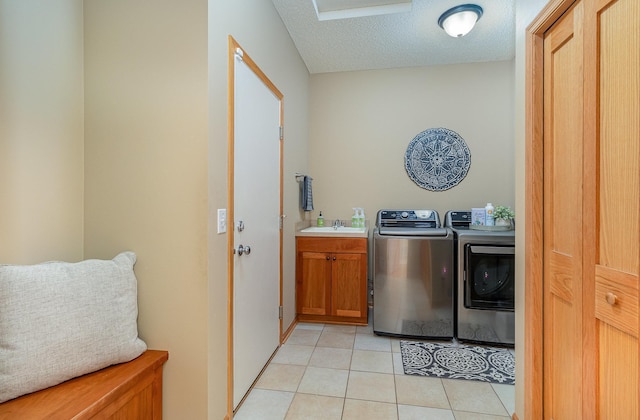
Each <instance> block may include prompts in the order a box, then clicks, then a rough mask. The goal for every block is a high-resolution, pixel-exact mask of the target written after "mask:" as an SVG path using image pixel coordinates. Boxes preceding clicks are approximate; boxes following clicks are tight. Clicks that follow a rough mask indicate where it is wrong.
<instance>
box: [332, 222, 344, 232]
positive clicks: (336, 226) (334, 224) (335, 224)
mask: <svg viewBox="0 0 640 420" xmlns="http://www.w3.org/2000/svg"><path fill="white" fill-rule="evenodd" d="M341 226H343V224H342V220H340V219H336V220H334V221H333V228H334V229H335V230H337V229H338V228H339V227H341Z"/></svg>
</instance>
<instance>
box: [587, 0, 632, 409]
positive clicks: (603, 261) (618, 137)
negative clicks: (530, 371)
mask: <svg viewBox="0 0 640 420" xmlns="http://www.w3.org/2000/svg"><path fill="white" fill-rule="evenodd" d="M597 3H598V4H597V10H595V11H594V15H595V16H594V19H593V22H594V26H595V27H594V28H591V30H593V31H594V33H596V34H597V49H596V51H599V56H598V57H597V64H596V66H597V67H598V73H597V85H598V89H597V93H598V95H597V98H598V100H597V104H598V105H599V111H598V116H597V120H598V121H599V127H597V134H598V141H597V156H596V159H597V163H598V173H597V178H596V182H597V189H596V190H597V199H596V203H595V205H596V220H597V224H596V234H595V239H596V241H597V245H596V247H595V249H596V255H595V259H596V261H595V316H596V330H597V340H598V356H597V364H598V370H597V372H598V381H597V384H594V386H597V393H598V398H597V399H598V417H599V418H601V419H637V418H639V414H640V413H639V410H638V405H639V399H640V396H639V389H638V381H639V380H640V373H639V372H640V370H639V367H638V359H639V358H640V353H639V349H638V303H639V300H638V299H639V298H638V296H639V294H638V275H639V273H640V268H639V265H640V254H639V253H640V251H639V249H640V169H639V165H640V134H639V133H640V64H639V63H640V2H639V1H638V0H616V1H610V0H609V1H603V0H599V1H598V2H597ZM594 49H595V48H594Z"/></svg>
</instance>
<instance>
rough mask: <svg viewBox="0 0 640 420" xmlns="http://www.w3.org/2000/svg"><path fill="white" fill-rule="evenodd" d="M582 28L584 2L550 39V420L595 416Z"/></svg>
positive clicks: (546, 321)
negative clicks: (586, 275) (589, 350)
mask: <svg viewBox="0 0 640 420" xmlns="http://www.w3.org/2000/svg"><path fill="white" fill-rule="evenodd" d="M582 28H583V5H582V3H577V4H576V5H575V6H574V7H573V8H572V9H570V10H569V11H568V12H567V13H565V14H564V15H563V16H562V18H561V19H560V20H559V21H558V22H557V23H556V24H555V25H554V26H553V27H552V28H551V29H550V30H549V32H548V33H546V34H545V39H544V109H545V111H544V147H543V148H544V187H543V197H544V199H543V201H544V209H543V226H544V234H543V238H544V239H543V258H544V268H543V270H544V284H543V289H544V292H543V293H544V297H543V299H544V304H543V305H544V308H543V325H544V338H543V340H544V343H543V348H544V355H543V364H544V382H543V387H544V392H543V393H544V395H543V398H544V418H545V419H583V418H588V417H589V413H586V412H584V410H583V407H582V403H583V388H582V376H583V359H582V357H583V342H582V337H583V298H582V293H583V283H582V277H583V276H582V271H583V270H582V264H583V256H582V228H583V217H582V203H583V183H582V179H583V99H584V84H583V71H582V69H583V35H582V34H583V32H582V31H583V29H582ZM591 414H592V413H591ZM585 416H586V417H585Z"/></svg>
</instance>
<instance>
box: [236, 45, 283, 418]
mask: <svg viewBox="0 0 640 420" xmlns="http://www.w3.org/2000/svg"><path fill="white" fill-rule="evenodd" d="M228 45H229V47H228V57H227V59H228V61H227V71H228V77H227V165H228V166H227V168H228V171H227V209H228V211H227V414H226V416H225V418H226V419H232V418H233V397H234V395H233V386H234V383H233V375H234V372H233V350H234V349H233V296H234V287H233V284H234V271H233V265H234V260H233V258H234V254H233V246H234V235H233V229H234V226H235V221H234V200H235V194H234V173H235V172H234V171H235V168H234V158H235V156H234V145H235V143H234V142H235V131H234V124H235V111H234V107H235V77H234V74H235V53H236V50H237V49H240V50H241V51H242V61H243V62H244V63H245V64H246V65H247V66H248V67H249V68H250V69H251V70H252V71H253V72H254V73H255V74H256V76H258V78H259V79H260V80H261V81H262V82H263V83H264V84H265V85H266V86H267V87H268V88H269V90H270V91H271V92H272V93H273V94H274V96H276V97H277V98H278V101H279V103H280V121H279V123H280V127H281V130H280V150H279V155H280V163H279V165H280V168H279V170H280V180H279V189H280V209H279V212H280V220H282V214H283V192H282V188H283V161H282V160H283V156H284V134H283V129H282V128H283V127H284V100H283V98H284V95H283V94H282V92H280V90H278V88H277V87H276V86H275V85H274V84H273V82H271V80H270V79H269V78H268V77H267V75H266V74H264V72H263V71H262V70H261V69H260V67H258V65H257V64H256V63H255V61H253V60H252V59H251V57H250V56H249V54H247V52H246V51H245V50H244V48H242V47H241V46H240V44H239V43H238V42H237V41H236V40H235V39H234V38H233V36H231V35H229V36H228ZM229 229H231V231H229ZM282 231H283V228H282V224H281V226H280V230H279V242H280V244H279V262H278V267H279V273H278V277H279V279H278V283H279V291H278V295H279V302H278V305H279V306H282V302H283V296H282V269H283V262H282V251H283V245H282V240H283V234H282ZM282 322H283V321H282V318H280V320H279V327H278V346H280V345H282V337H283V334H282V325H283V324H282ZM240 404H242V402H240Z"/></svg>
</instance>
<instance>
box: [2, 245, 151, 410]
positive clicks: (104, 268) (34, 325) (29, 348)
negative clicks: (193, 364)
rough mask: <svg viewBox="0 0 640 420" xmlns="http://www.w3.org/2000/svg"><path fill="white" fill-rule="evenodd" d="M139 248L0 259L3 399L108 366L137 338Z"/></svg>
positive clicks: (139, 344) (135, 349) (130, 352)
mask: <svg viewBox="0 0 640 420" xmlns="http://www.w3.org/2000/svg"><path fill="white" fill-rule="evenodd" d="M135 262H136V255H135V254H134V253H133V252H123V253H121V254H119V255H118V256H116V257H115V258H114V259H113V260H110V261H109V260H86V261H81V262H78V263H65V262H48V263H42V264H36V265H0V403H2V402H4V401H7V400H10V399H13V398H16V397H19V396H20V395H23V394H27V393H30V392H34V391H37V390H40V389H43V388H47V387H50V386H53V385H56V384H59V383H61V382H64V381H66V380H68V379H71V378H74V377H76V376H81V375H84V374H86V373H90V372H93V371H96V370H99V369H102V368H105V367H107V366H110V365H113V364H117V363H123V362H128V361H130V360H133V359H135V358H136V357H138V356H139V355H140V354H142V353H143V352H144V351H145V350H146V349H147V345H146V344H145V343H144V341H142V340H141V339H140V338H138V325H137V317H138V302H137V281H136V277H135V274H134V272H133V265H134V264H135Z"/></svg>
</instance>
